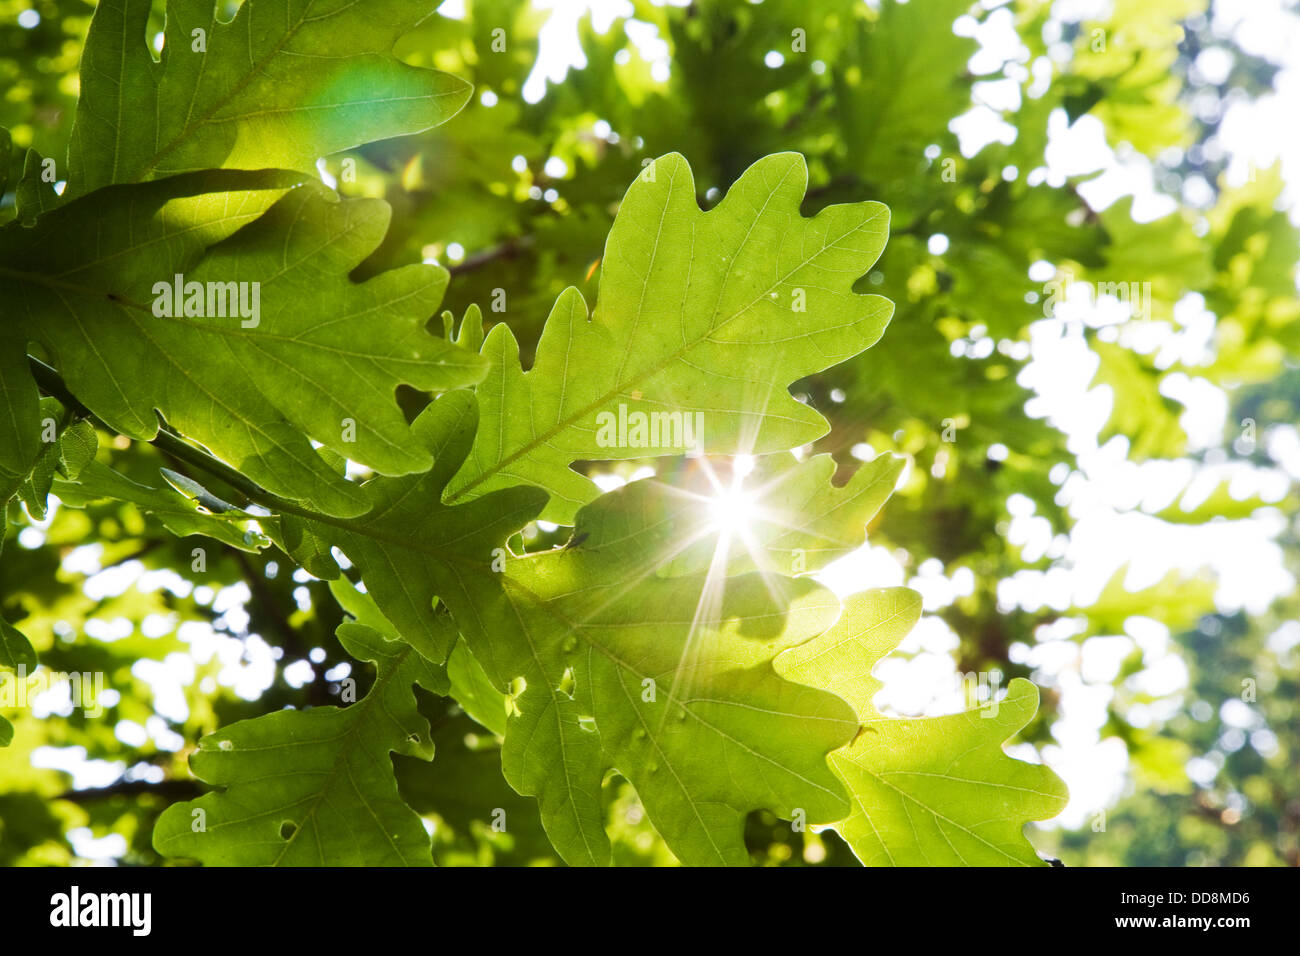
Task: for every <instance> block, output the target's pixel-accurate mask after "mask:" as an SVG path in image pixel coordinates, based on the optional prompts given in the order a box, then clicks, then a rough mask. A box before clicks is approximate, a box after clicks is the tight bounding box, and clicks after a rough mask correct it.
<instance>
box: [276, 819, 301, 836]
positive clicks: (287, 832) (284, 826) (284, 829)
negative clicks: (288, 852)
mask: <svg viewBox="0 0 1300 956" xmlns="http://www.w3.org/2000/svg"><path fill="white" fill-rule="evenodd" d="M297 832H298V824H296V823H294V822H293V821H292V820H285V821H284V822H283V823H281V824H280V839H282V840H292V839H293V835H294V834H295V833H297Z"/></svg>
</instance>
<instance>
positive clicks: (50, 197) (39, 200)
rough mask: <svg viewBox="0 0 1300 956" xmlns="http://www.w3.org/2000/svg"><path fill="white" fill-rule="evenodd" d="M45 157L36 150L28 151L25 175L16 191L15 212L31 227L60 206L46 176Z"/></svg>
mask: <svg viewBox="0 0 1300 956" xmlns="http://www.w3.org/2000/svg"><path fill="white" fill-rule="evenodd" d="M43 173H44V157H43V156H41V154H40V153H38V152H37V151H36V150H34V149H29V150H28V151H27V156H26V157H25V158H24V160H23V174H22V176H21V177H20V178H19V180H18V186H17V187H16V189H15V190H14V211H15V213H17V216H18V221H19V222H21V223H22V224H23V225H26V226H30V225H31V224H32V223H33V222H35V221H36V217H37V216H39V215H41V213H43V212H45V211H46V210H49V209H53V208H54V207H55V206H56V205H58V202H59V197H58V195H57V194H56V193H55V192H54V183H53V182H50V181H49V180H47V179H46V178H45V177H44V175H43Z"/></svg>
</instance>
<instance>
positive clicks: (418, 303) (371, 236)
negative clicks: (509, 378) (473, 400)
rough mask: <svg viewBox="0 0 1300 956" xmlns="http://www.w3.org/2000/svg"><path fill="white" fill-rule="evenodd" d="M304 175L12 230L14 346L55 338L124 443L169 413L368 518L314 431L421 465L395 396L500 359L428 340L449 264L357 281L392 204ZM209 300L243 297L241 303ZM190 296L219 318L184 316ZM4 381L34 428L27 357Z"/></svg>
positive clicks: (194, 186) (57, 214) (264, 175)
mask: <svg viewBox="0 0 1300 956" xmlns="http://www.w3.org/2000/svg"><path fill="white" fill-rule="evenodd" d="M299 182H300V178H299V177H296V176H292V175H290V174H287V173H278V172H257V173H244V172H235V171H224V172H222V171H214V172H205V173H198V174H194V175H190V176H181V177H174V178H172V179H169V180H163V181H159V182H156V183H147V184H144V185H137V186H115V187H109V188H107V189H103V190H100V191H99V192H97V193H95V194H93V195H91V196H88V197H85V198H83V199H80V200H77V201H75V202H72V203H69V204H68V205H66V206H63V207H60V208H59V209H57V210H55V211H53V212H51V213H49V214H47V215H45V216H42V217H41V219H40V221H39V222H38V224H37V225H36V226H35V227H33V228H31V229H23V228H22V227H20V226H17V225H14V224H11V225H10V226H8V227H6V228H5V229H3V230H0V297H3V298H5V299H6V300H7V301H11V302H15V303H19V304H20V309H19V312H18V321H17V327H16V328H15V329H14V330H13V331H12V332H10V334H9V335H7V336H6V339H7V341H6V343H5V345H4V347H5V348H6V349H8V350H10V351H12V352H17V353H20V354H21V353H22V352H23V351H24V347H25V345H26V342H27V339H28V338H30V339H35V340H37V341H39V342H40V343H42V344H43V345H44V346H45V348H46V349H47V351H48V352H49V354H50V355H51V356H52V357H53V361H54V362H55V364H57V365H58V367H59V370H60V372H61V373H62V374H63V376H64V379H65V380H66V383H67V386H68V388H69V389H70V390H71V391H72V392H73V393H74V394H75V395H76V396H77V398H78V399H80V400H81V401H82V402H83V403H84V404H85V405H86V406H87V407H89V408H90V409H91V410H92V411H93V412H94V413H95V414H96V415H98V416H99V417H100V418H102V419H103V420H104V421H105V422H106V423H107V424H108V425H109V426H110V427H112V428H114V429H115V430H117V431H119V432H121V433H123V434H125V435H128V436H130V437H132V438H137V439H144V440H148V439H151V438H153V437H154V435H155V434H156V433H157V430H158V420H157V416H156V414H155V412H154V410H155V409H157V410H158V411H160V412H162V414H163V415H164V416H165V417H166V419H167V421H168V422H169V423H170V424H171V425H172V426H173V427H175V428H176V429H178V430H179V431H181V432H183V433H184V434H185V435H186V436H188V437H190V438H193V439H195V440H197V441H199V442H201V443H202V444H204V445H205V446H207V447H208V448H209V449H210V450H211V451H212V452H213V453H214V454H216V455H217V456H218V457H221V458H223V459H224V460H226V461H227V462H230V463H231V464H233V465H235V466H236V467H237V468H239V469H240V470H241V471H243V472H244V474H246V475H247V476H248V477H250V478H252V479H253V480H254V481H257V482H259V483H260V484H262V485H263V486H264V487H266V488H267V489H269V490H271V491H273V492H275V493H277V494H280V495H282V496H285V497H289V498H295V499H307V500H310V501H312V502H313V505H314V507H316V508H318V509H321V510H324V511H327V512H330V513H336V514H356V513H357V512H358V511H360V510H361V509H362V507H363V506H364V505H363V501H362V498H361V496H360V494H359V491H358V489H357V486H356V485H355V484H354V483H352V482H349V481H346V480H345V479H344V478H343V477H342V476H341V475H339V474H338V473H337V472H336V471H335V470H334V469H333V468H332V467H331V466H330V465H329V463H328V462H326V461H325V460H323V459H322V457H321V456H320V455H318V454H317V453H316V452H315V451H314V450H313V448H312V446H311V444H310V443H309V441H308V438H315V439H317V440H318V441H320V442H321V443H323V444H324V445H326V446H327V447H330V448H332V449H333V450H334V451H336V452H338V453H339V454H341V455H345V456H347V457H349V458H352V459H354V460H356V461H359V462H361V463H363V464H366V465H368V466H370V467H372V468H374V469H376V470H377V471H379V472H381V473H385V474H407V473H410V472H413V471H421V470H424V469H426V468H428V466H429V463H430V458H429V456H428V454H427V453H426V452H424V451H423V450H422V449H420V448H418V447H416V446H414V445H413V443H412V442H411V441H410V431H409V429H408V428H407V424H406V420H405V418H404V416H403V414H402V412H401V409H400V407H399V406H398V404H397V402H396V399H395V394H394V393H395V390H396V388H397V386H398V385H399V384H402V383H405V384H408V385H412V386H415V387H417V388H422V389H430V390H441V389H446V388H455V387H459V386H462V385H466V384H470V383H472V382H474V381H477V380H478V379H479V378H480V377H482V375H483V374H484V371H485V369H486V363H485V362H484V361H483V360H482V359H480V358H479V357H477V356H474V355H471V354H469V353H468V352H466V351H465V350H464V349H461V348H458V347H457V346H455V345H454V344H452V343H448V342H446V341H444V340H443V339H441V338H439V337H436V336H434V335H431V334H429V333H428V331H427V330H426V328H425V325H426V322H427V320H428V318H429V317H430V316H431V315H432V314H433V313H434V312H435V310H436V308H437V305H438V303H439V301H440V300H441V298H442V293H443V290H444V288H445V287H446V283H447V273H446V271H445V270H443V269H440V268H438V267H436V266H425V265H412V266H407V267H405V268H401V269H396V270H393V271H390V272H386V273H383V274H381V275H378V276H375V277H374V278H372V279H370V280H368V281H366V282H363V283H356V282H353V281H352V280H351V279H350V278H349V277H348V273H349V272H351V270H352V269H354V268H355V267H356V266H357V264H358V263H360V262H361V261H362V260H363V259H364V258H365V257H366V255H367V254H368V253H369V252H371V251H372V250H373V249H374V248H375V247H376V246H377V245H378V244H379V242H380V240H381V239H382V238H383V235H384V232H385V230H386V229H387V226H388V219H389V210H388V207H387V205H386V204H385V203H383V202H381V201H377V200H355V201H344V202H339V201H337V200H335V199H334V198H333V194H332V193H330V192H329V191H328V190H326V189H325V188H324V187H323V186H321V185H319V184H307V185H301V186H298V188H293V187H294V186H295V185H297V184H298V183H299ZM277 200H279V201H278V202H277ZM268 210H269V211H268ZM259 217H260V218H259ZM177 275H180V276H182V277H183V279H184V282H185V284H187V285H188V284H189V283H200V284H201V285H200V286H198V287H195V288H197V289H206V290H209V292H208V294H207V295H206V296H199V297H197V298H199V299H201V300H202V303H201V304H200V302H198V301H194V302H191V300H190V298H189V294H188V293H186V294H185V295H184V296H176V295H175V294H174V293H173V292H172V291H171V290H173V289H174V287H175V282H176V280H175V277H176V276H177ZM230 283H242V284H243V285H242V286H230V285H229V284H230ZM212 290H220V291H222V292H223V293H225V294H233V292H234V291H236V290H242V291H240V294H241V296H242V298H241V308H240V309H238V310H237V309H235V308H234V307H233V306H228V307H222V302H221V301H220V300H218V299H217V298H216V297H215V296H214V295H213V294H212ZM255 294H256V297H254V296H255ZM181 298H184V299H185V300H186V305H187V306H188V305H190V304H193V305H196V306H197V307H198V308H197V311H199V312H209V313H213V312H215V313H220V314H219V315H193V314H180V315H177V314H176V313H177V311H180V310H181V303H180V302H178V301H172V300H178V299H181ZM254 303H257V304H256V305H254ZM183 311H184V312H190V311H191V310H190V309H189V308H185V309H184V310H183ZM227 312H230V313H231V314H230V315H227V314H226V313H227ZM160 313H161V314H160ZM11 378H12V379H13V381H12V384H11V381H10V379H11ZM5 387H6V394H8V395H9V396H10V397H11V401H16V402H17V409H18V411H17V412H15V413H14V414H15V416H21V417H25V416H28V415H29V414H30V409H29V407H28V405H29V404H30V402H29V398H30V395H31V394H32V393H33V392H34V390H35V385H34V383H32V382H31V381H30V379H28V380H27V381H23V380H22V377H21V374H20V370H19V369H18V368H17V365H16V360H14V359H12V358H11V359H10V360H9V361H8V362H7V363H6V371H5ZM20 426H23V427H25V423H24V422H23V421H22V419H21V418H20Z"/></svg>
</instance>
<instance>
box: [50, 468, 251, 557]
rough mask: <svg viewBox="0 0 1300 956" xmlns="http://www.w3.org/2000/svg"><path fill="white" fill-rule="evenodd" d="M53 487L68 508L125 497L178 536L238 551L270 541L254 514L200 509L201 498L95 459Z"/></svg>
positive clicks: (234, 510) (59, 480) (229, 509)
mask: <svg viewBox="0 0 1300 956" xmlns="http://www.w3.org/2000/svg"><path fill="white" fill-rule="evenodd" d="M53 490H54V493H55V494H56V495H58V496H59V500H60V501H62V502H63V503H64V504H65V505H67V506H68V507H70V508H84V507H85V506H86V505H88V504H91V503H93V502H96V501H103V500H105V499H113V500H116V501H129V502H130V503H131V504H133V505H135V506H136V507H138V508H139V509H140V510H141V511H143V512H145V513H146V514H151V515H153V516H154V517H155V518H157V519H158V520H159V521H161V522H162V523H163V526H164V527H165V528H166V529H167V530H168V531H170V532H171V533H172V534H174V535H176V536H177V537H179V538H184V537H186V536H188V535H192V534H201V535H206V536H207V537H209V538H214V539H216V540H217V541H220V542H221V543H222V544H227V545H230V547H232V548H239V549H240V550H241V551H258V550H260V549H261V548H263V547H266V546H267V545H268V544H270V541H269V540H268V539H267V537H266V536H265V535H264V534H263V533H262V532H261V530H260V529H259V528H258V525H257V521H258V519H257V518H256V517H255V516H254V515H251V514H248V513H246V512H244V511H240V510H239V509H237V508H230V507H227V508H226V510H224V511H223V512H221V513H219V514H214V513H210V512H208V511H204V510H203V508H202V507H201V502H197V501H194V500H191V499H189V498H187V497H185V496H184V495H182V494H178V493H177V492H176V491H173V490H172V489H171V488H150V487H148V486H147V485H142V484H139V483H137V482H134V481H132V480H131V479H129V478H126V477H125V476H123V475H119V474H118V473H117V472H116V471H114V470H113V469H111V468H109V467H108V466H107V465H102V464H100V463H99V462H97V461H93V462H90V463H89V464H88V465H86V466H85V467H84V468H83V469H82V470H81V474H80V475H78V477H77V480H76V481H64V480H61V479H55V481H54V487H53Z"/></svg>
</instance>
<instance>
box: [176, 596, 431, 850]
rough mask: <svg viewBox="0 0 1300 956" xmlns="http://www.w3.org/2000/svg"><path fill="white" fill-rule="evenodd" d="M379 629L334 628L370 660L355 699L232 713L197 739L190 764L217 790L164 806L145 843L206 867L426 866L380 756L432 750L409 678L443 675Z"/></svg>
mask: <svg viewBox="0 0 1300 956" xmlns="http://www.w3.org/2000/svg"><path fill="white" fill-rule="evenodd" d="M368 619H369V620H371V621H375V620H376V619H375V618H374V617H369V618H368ZM444 626H445V625H444ZM386 630H387V633H381V632H380V631H378V630H376V629H375V628H373V627H370V626H368V625H366V624H362V623H359V622H345V623H343V624H341V625H340V626H339V628H338V632H337V633H338V636H339V640H340V641H341V642H342V643H343V646H344V647H345V648H346V649H347V651H348V653H349V654H351V655H353V656H354V657H356V658H358V659H360V660H366V661H373V662H374V663H375V666H376V667H377V669H378V673H377V676H376V678H375V683H374V685H373V686H372V687H371V688H370V690H369V692H368V693H367V694H366V696H365V697H363V698H361V699H360V700H358V701H356V702H355V703H352V704H349V705H347V706H345V707H314V708H311V709H309V710H305V711H296V710H284V711H280V712H278V713H273V714H267V715H265V716H263V717H257V718H255V719H253V720H241V721H239V722H238V723H235V724H232V725H231V726H229V727H226V728H224V729H223V730H221V731H219V732H217V733H215V734H211V735H209V736H207V737H204V738H203V739H202V740H201V741H199V749H198V750H197V751H196V752H195V753H194V754H192V755H191V757H190V766H191V768H192V769H193V771H194V773H195V775H197V776H198V777H199V778H200V779H202V780H204V781H206V782H208V783H210V784H213V785H215V786H218V787H222V788H224V789H222V790H221V791H219V792H217V793H210V794H207V795H205V796H202V797H200V798H198V799H197V800H191V801H189V802H186V803H182V804H177V805H174V806H171V807H168V808H167V809H166V810H165V811H164V812H163V814H162V816H160V817H159V818H158V823H157V826H156V827H155V828H154V835H153V844H154V848H155V849H156V850H157V851H158V852H159V853H162V854H164V855H166V856H181V857H192V858H194V859H198V860H201V861H203V862H204V863H206V864H209V865H216V866H430V865H432V863H433V859H432V856H431V850H430V840H429V835H428V833H427V832H426V831H425V829H424V825H423V824H422V823H421V821H420V818H419V817H418V816H417V815H416V814H415V812H414V811H412V810H411V809H410V807H408V806H407V805H406V804H405V803H404V802H403V801H402V799H401V797H400V796H399V795H398V792H397V780H396V778H395V776H394V774H393V766H392V760H391V758H390V756H389V754H390V753H400V754H406V755H408V756H415V757H420V758H422V759H424V760H430V759H432V758H433V742H432V740H431V739H430V737H429V724H428V721H427V720H426V719H425V718H424V717H422V716H421V715H420V713H419V712H418V711H417V709H416V706H415V696H414V689H413V688H414V687H415V686H420V687H423V688H425V689H426V690H430V691H433V692H435V693H445V692H446V690H447V681H446V675H445V674H444V672H443V670H442V668H441V667H440V666H439V665H437V664H436V663H435V662H433V661H430V660H429V659H427V658H425V657H424V656H423V655H422V654H421V653H419V652H418V651H417V650H416V649H415V648H414V647H413V646H411V645H410V644H408V643H405V642H402V641H399V640H396V633H395V632H393V631H392V629H391V627H386ZM452 639H454V635H452ZM200 810H201V811H203V815H202V816H201V817H196V815H195V814H196V812H197V811H200ZM199 819H202V821H203V825H204V828H203V829H202V830H197V829H196V827H197V823H196V822H195V821H196V820H199Z"/></svg>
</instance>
